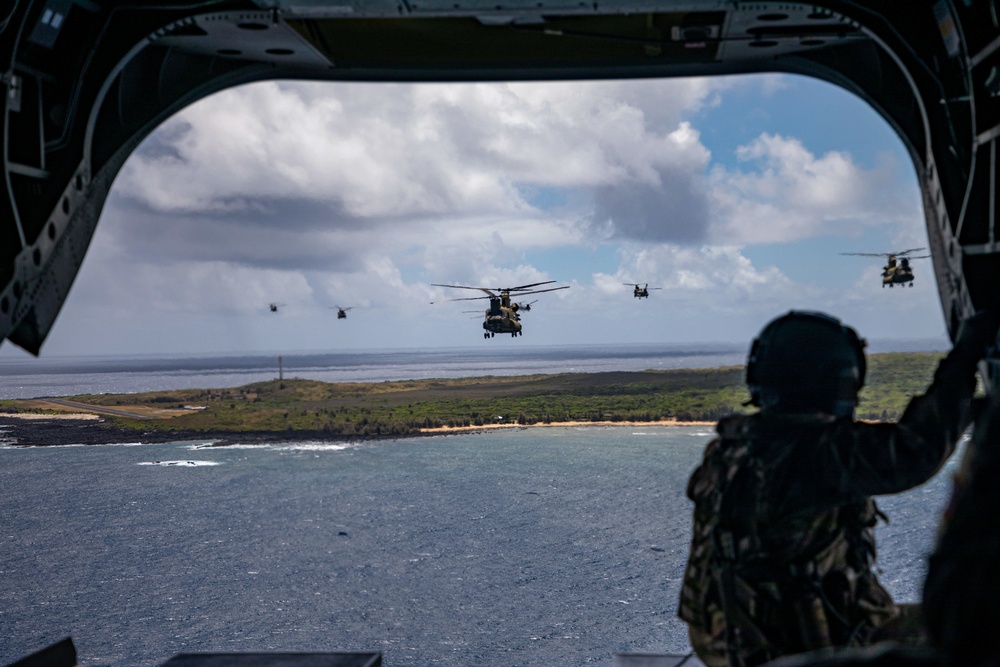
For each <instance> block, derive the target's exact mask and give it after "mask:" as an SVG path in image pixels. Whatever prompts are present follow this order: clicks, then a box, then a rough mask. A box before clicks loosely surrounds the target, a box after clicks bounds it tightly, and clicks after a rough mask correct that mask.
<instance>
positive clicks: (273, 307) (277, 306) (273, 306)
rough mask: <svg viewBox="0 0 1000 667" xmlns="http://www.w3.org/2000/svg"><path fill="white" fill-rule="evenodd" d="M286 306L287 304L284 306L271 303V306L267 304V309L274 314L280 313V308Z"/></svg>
mask: <svg viewBox="0 0 1000 667" xmlns="http://www.w3.org/2000/svg"><path fill="white" fill-rule="evenodd" d="M284 305H285V304H283V303H269V304H267V309H268V310H270V311H271V312H272V313H276V312H278V308H280V307H281V306H284Z"/></svg>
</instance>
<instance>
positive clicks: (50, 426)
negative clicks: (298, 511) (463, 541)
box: [0, 412, 715, 447]
mask: <svg viewBox="0 0 1000 667" xmlns="http://www.w3.org/2000/svg"><path fill="white" fill-rule="evenodd" d="M652 426H715V422H708V421H690V422H688V421H679V420H676V419H672V420H662V421H643V422H631V421H617V422H616V421H598V422H588V421H569V422H550V423H536V424H482V425H479V426H442V427H438V428H423V429H420V430H419V431H416V432H413V433H406V434H395V435H332V434H330V433H327V432H323V431H305V430H302V431H287V430H286V431H160V430H148V431H147V430H138V429H129V428H122V427H120V426H115V425H113V424H111V423H110V422H108V421H107V420H106V419H104V418H103V417H101V416H98V415H94V414H92V413H90V414H87V413H76V414H51V415H45V414H39V413H28V412H25V413H0V446H6V447H46V446H50V447H53V446H56V447H57V446H67V445H117V444H133V443H136V444H160V443H167V442H185V441H196V440H197V441H211V443H212V446H219V447H221V446H226V445H233V444H255V443H265V442H290V441H296V440H318V441H321V442H345V441H348V442H364V441H373V440H403V439H406V438H422V437H435V436H443V435H459V434H466V433H477V432H478V433H484V432H488V431H494V430H498V429H526V428H558V427H563V428H587V427H597V428H615V427H627V428H636V427H641V428H646V427H652Z"/></svg>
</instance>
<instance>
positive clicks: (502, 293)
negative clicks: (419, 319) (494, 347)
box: [431, 280, 570, 338]
mask: <svg viewBox="0 0 1000 667" xmlns="http://www.w3.org/2000/svg"><path fill="white" fill-rule="evenodd" d="M554 282H555V281H554V280H546V281H544V282H540V283H531V284H530V285H520V286H518V287H497V288H494V289H489V288H486V287H469V286H467V285H441V284H438V283H433V286H434V287H450V288H452V289H471V290H479V291H480V292H486V296H467V297H459V298H457V299H444V300H442V301H431V303H432V304H435V303H445V302H448V301H475V300H477V299H489V300H490V307H489V308H488V309H487V310H486V319H485V320H484V321H483V329H485V330H486V331H484V332H483V338H493V337H494V336H496V335H497V334H498V333H509V334H510V335H511V337H515V336H520V335H522V331H521V319H520V317H519V316H518V313H519V312H520V311H522V310H524V311H529V310H531V304H533V303H535V302H534V301H531V302H529V303H526V304H523V305H522V304H519V303H516V302H513V301H511V300H510V298H511V296H514V297H515V298H519V297H522V296H527V295H529V294H541V293H542V292H555V291H556V290H561V289H569V287H570V286H569V285H563V286H562V287H549V288H546V289H539V290H532V289H531V288H532V287H538V286H539V285H549V284H551V283H554Z"/></svg>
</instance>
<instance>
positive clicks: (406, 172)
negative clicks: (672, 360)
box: [0, 75, 944, 356]
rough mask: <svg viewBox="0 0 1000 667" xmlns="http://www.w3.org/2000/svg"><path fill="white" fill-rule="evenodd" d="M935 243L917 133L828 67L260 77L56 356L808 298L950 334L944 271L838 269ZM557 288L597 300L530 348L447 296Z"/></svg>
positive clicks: (744, 311)
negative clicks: (342, 316) (906, 141)
mask: <svg viewBox="0 0 1000 667" xmlns="http://www.w3.org/2000/svg"><path fill="white" fill-rule="evenodd" d="M925 242H926V232H925V231H924V223H923V215H922V212H921V210H920V206H919V193H918V189H917V185H916V178H915V175H914V170H913V166H912V164H911V163H910V160H909V157H908V156H907V154H906V152H905V150H904V148H903V146H902V143H901V142H900V141H899V139H898V138H897V137H896V136H895V135H894V133H893V132H892V131H891V129H890V128H889V127H888V125H887V124H886V123H885V122H884V121H883V120H882V119H881V118H880V117H878V115H877V114H876V113H875V112H874V111H873V110H872V109H870V108H869V107H868V106H867V105H865V104H864V103H863V102H862V101H860V100H858V99H856V98H855V97H853V96H852V95H850V94H849V93H847V92H845V91H842V90H840V89H838V88H836V87H834V86H832V85H830V84H826V83H823V82H819V81H815V80H810V79H807V78H803V77H792V76H786V75H766V76H758V75H755V76H741V77H726V78H715V79H680V80H670V81H633V82H585V83H563V82H560V83H547V84H541V83H540V84H510V85H506V84H464V85H429V84H425V85H419V86H404V85H378V84H321V83H287V82H283V83H274V82H271V83H262V84H254V85H252V86H245V87H241V88H238V89H233V90H229V91H225V92H223V93H220V94H218V95H215V96H213V97H211V98H209V99H206V100H203V101H201V102H199V103H197V104H195V105H193V106H191V107H189V108H188V109H185V110H184V111H182V112H181V113H180V114H178V115H177V116H175V117H174V118H172V119H170V120H168V121H167V122H166V123H164V125H163V126H161V128H159V129H158V130H157V131H156V132H155V133H154V134H153V135H151V136H150V137H149V138H148V139H147V140H146V141H145V142H144V144H143V145H142V146H141V147H140V148H139V150H138V151H137V152H136V153H135V154H134V155H133V156H132V158H130V160H129V162H128V163H127V164H126V165H125V167H124V169H123V170H122V173H121V174H120V176H119V178H118V180H117V181H116V184H115V186H114V188H113V189H112V193H111V196H110V197H109V199H108V203H107V205H106V207H105V211H104V213H103V215H102V219H101V222H100V224H99V226H98V230H97V234H96V235H95V238H94V241H93V243H92V245H91V249H90V251H89V253H88V256H87V258H86V260H85V262H84V265H83V267H82V269H81V272H80V275H79V277H78V279H77V282H76V284H75V286H74V288H73V291H72V293H71V294H70V298H69V300H68V302H67V304H66V306H65V307H64V310H63V312H62V314H61V315H60V317H59V320H58V321H57V322H56V325H55V328H54V330H53V332H52V334H51V336H50V338H49V340H48V341H47V343H46V345H45V347H44V348H43V355H64V354H65V355H85V354H145V353H158V354H186V353H241V352H255V351H260V352H275V351H277V352H295V351H304V350H349V349H371V348H379V347H390V348H400V347H435V346H456V345H460V346H470V345H484V346H487V349H491V350H496V351H500V350H501V349H502V348H503V347H505V346H507V345H512V344H513V345H517V344H524V345H532V344H538V345H558V344H588V343H640V342H665V343H671V342H677V343H689V342H699V341H719V342H744V341H749V340H750V339H751V338H752V337H753V335H755V334H756V332H757V331H758V330H759V329H760V327H761V326H763V324H765V323H766V322H767V321H768V320H770V319H771V318H772V317H774V316H776V315H779V314H781V313H783V312H785V311H787V310H788V309H791V308H808V309H815V310H825V311H828V312H830V313H831V314H834V315H836V316H839V317H841V318H842V319H843V320H844V321H845V322H847V323H848V324H851V325H853V326H855V327H856V328H857V329H858V330H859V332H860V333H861V334H862V335H863V336H867V337H870V338H872V339H886V338H906V339H913V338H936V339H943V338H944V324H943V320H942V317H941V313H940V306H939V304H938V300H937V294H936V290H935V287H934V284H933V278H932V272H931V267H930V264H929V260H918V262H917V263H916V272H917V280H916V281H915V284H914V287H912V288H907V289H905V290H903V289H900V288H896V289H893V290H889V289H882V288H881V280H880V277H879V274H880V271H881V264H882V262H881V260H880V259H878V258H861V257H844V256H842V255H840V254H839V253H842V252H889V251H893V250H898V249H901V248H909V247H917V246H922V245H925ZM541 280H558V281H560V284H568V285H571V286H572V287H571V289H569V290H563V291H561V292H557V293H554V294H543V295H540V296H539V297H538V298H539V304H538V305H537V307H536V308H533V309H532V312H531V313H529V314H527V315H526V316H525V321H524V325H525V333H524V335H523V336H522V337H520V338H518V339H516V340H511V339H504V340H501V339H500V338H497V339H493V340H490V341H483V339H482V335H481V328H480V325H479V323H478V322H475V321H471V320H469V319H468V316H467V315H465V314H463V313H462V312H461V311H462V310H465V309H468V307H469V302H458V303H453V304H448V303H445V304H439V305H434V306H431V305H429V303H430V302H431V301H436V300H441V299H446V298H449V297H455V296H465V294H460V293H450V292H449V291H448V290H443V289H441V288H435V287H432V286H431V283H449V284H465V285H475V286H486V287H501V286H512V285H517V284H525V283H529V282H537V281H541ZM632 281H640V282H643V283H647V282H648V283H649V284H650V285H651V286H657V287H662V289H661V290H659V291H656V292H654V293H653V296H652V297H651V298H650V299H648V300H642V301H638V300H635V299H633V298H632V296H631V291H630V289H629V288H627V287H625V286H623V285H622V283H623V282H632ZM272 301H275V302H280V303H283V304H285V305H284V306H283V307H282V308H281V309H280V310H279V312H278V313H271V312H269V311H268V309H267V304H268V303H269V302H272ZM333 305H339V306H352V307H353V308H354V310H352V311H351V313H350V315H349V317H348V318H347V319H346V320H339V321H338V320H337V319H336V317H335V312H334V311H331V310H330V306H333ZM483 305H484V306H485V303H484V304H483ZM19 354H23V353H22V352H21V351H19V350H17V349H16V348H14V347H13V346H11V345H9V344H7V345H5V346H4V347H3V348H0V355H3V356H16V355H19Z"/></svg>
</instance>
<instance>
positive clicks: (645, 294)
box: [622, 283, 663, 299]
mask: <svg viewBox="0 0 1000 667" xmlns="http://www.w3.org/2000/svg"><path fill="white" fill-rule="evenodd" d="M632 284H633V283H622V285H625V286H626V287H629V286H631V285H632ZM634 284H635V289H634V290H633V291H632V296H634V297H635V298H637V299H642V298H646V299H648V298H649V290H651V289H663V288H662V287H650V286H649V283H646V284H645V285H643V286H642V287H639V284H638V283H634Z"/></svg>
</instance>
